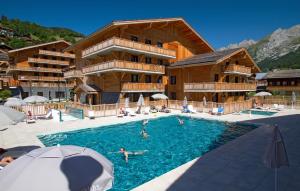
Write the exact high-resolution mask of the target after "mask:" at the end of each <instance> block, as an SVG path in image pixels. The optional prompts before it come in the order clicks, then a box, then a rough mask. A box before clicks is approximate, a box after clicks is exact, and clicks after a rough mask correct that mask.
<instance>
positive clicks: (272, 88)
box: [267, 85, 300, 92]
mask: <svg viewBox="0 0 300 191" xmlns="http://www.w3.org/2000/svg"><path fill="white" fill-rule="evenodd" d="M267 90H269V91H291V92H292V91H299V90H300V85H293V86H292V85H286V86H270V85H268V86H267Z"/></svg>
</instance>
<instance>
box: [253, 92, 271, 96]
mask: <svg viewBox="0 0 300 191" xmlns="http://www.w3.org/2000/svg"><path fill="white" fill-rule="evenodd" d="M271 95H272V94H271V93H269V92H259V93H256V94H255V95H254V96H261V97H264V96H271Z"/></svg>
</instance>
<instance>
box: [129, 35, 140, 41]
mask: <svg viewBox="0 0 300 191" xmlns="http://www.w3.org/2000/svg"><path fill="white" fill-rule="evenodd" d="M130 39H131V40H132V41H134V42H138V41H139V38H138V37H137V36H131V37H130Z"/></svg>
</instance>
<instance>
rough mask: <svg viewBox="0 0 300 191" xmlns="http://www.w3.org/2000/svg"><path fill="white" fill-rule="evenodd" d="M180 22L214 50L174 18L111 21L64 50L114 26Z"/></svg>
mask: <svg viewBox="0 0 300 191" xmlns="http://www.w3.org/2000/svg"><path fill="white" fill-rule="evenodd" d="M178 21H179V22H182V23H183V24H184V25H185V26H187V27H188V28H189V29H190V30H191V31H192V32H193V34H194V35H196V36H197V37H198V38H199V39H200V40H201V41H203V42H204V44H206V45H207V47H209V48H210V49H211V50H214V49H213V47H212V46H211V45H210V44H209V43H208V42H207V41H206V40H204V39H203V38H202V37H201V36H200V34H199V33H198V32H197V31H196V30H195V29H193V28H192V26H191V25H189V24H188V23H187V22H186V21H185V20H184V19H183V18H181V17H176V18H161V19H142V20H119V21H112V22H111V23H110V24H108V25H105V26H104V27H102V28H100V29H98V30H97V31H95V32H93V33H92V34H90V35H88V36H87V37H85V38H83V39H81V40H79V41H78V42H77V43H75V44H73V45H71V46H70V47H68V48H66V51H69V50H72V49H73V48H75V47H77V46H78V45H79V44H81V43H83V42H84V41H86V40H88V39H91V38H93V37H94V36H96V35H98V34H100V33H101V32H103V31H105V30H108V29H110V28H112V27H114V26H120V25H132V24H145V23H159V22H178Z"/></svg>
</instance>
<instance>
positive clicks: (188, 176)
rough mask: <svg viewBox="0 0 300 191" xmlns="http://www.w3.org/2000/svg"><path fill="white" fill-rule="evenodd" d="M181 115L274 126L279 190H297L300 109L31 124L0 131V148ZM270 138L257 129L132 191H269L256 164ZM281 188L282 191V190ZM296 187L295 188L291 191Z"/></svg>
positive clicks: (267, 178)
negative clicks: (281, 158)
mask: <svg viewBox="0 0 300 191" xmlns="http://www.w3.org/2000/svg"><path fill="white" fill-rule="evenodd" d="M174 114H175V115H176V114H178V115H185V116H193V117H197V118H205V119H211V120H221V121H228V122H236V121H246V122H251V123H254V122H255V123H264V124H274V123H277V124H278V125H279V126H280V129H281V130H282V133H283V136H284V139H285V142H286V146H287V151H288V155H289V159H290V163H291V165H290V167H289V168H287V167H284V168H282V169H280V170H279V188H282V189H280V190H300V183H299V181H298V182H297V181H296V179H297V178H298V179H299V177H300V152H299V151H300V125H299V124H300V110H284V111H280V112H278V113H277V114H275V115H273V116H260V115H251V116H250V115H249V114H241V115H235V114H229V115H222V116H215V115H210V114H206V113H197V114H181V113H180V112H179V111H175V110H174V111H172V114H164V113H157V114H150V115H137V116H136V117H123V118H117V117H116V116H111V117H100V118H96V119H95V120H90V119H84V120H76V121H67V122H62V123H58V122H54V121H52V120H38V121H37V122H36V123H35V124H26V123H19V124H17V125H13V126H8V127H0V130H1V129H6V128H7V129H6V130H1V131H0V147H1V148H12V147H17V146H27V145H30V146H32V145H37V146H41V147H43V146H44V145H43V144H42V143H41V142H40V140H39V139H38V138H37V135H45V134H52V133H58V132H65V131H72V130H78V129H85V128H95V127H100V126H107V125H112V124H119V123H126V122H132V121H139V120H143V119H152V118H157V117H162V116H169V115H174ZM269 138H270V128H269V127H267V126H263V127H259V128H257V129H255V130H253V131H251V132H249V133H247V134H246V135H243V136H241V137H239V138H237V139H235V140H233V141H231V142H229V143H227V144H225V145H223V146H221V147H219V148H217V149H215V150H213V151H211V152H209V153H207V154H205V155H204V156H202V157H201V158H197V159H194V160H192V161H190V162H188V163H186V164H184V165H182V166H179V167H177V168H175V169H173V170H172V171H170V172H168V173H166V174H163V175H161V176H159V177H157V178H155V179H153V180H151V181H149V182H146V183H145V184H142V185H140V186H139V187H137V188H135V189H134V190H135V191H137V190H143V191H148V190H149V191H150V190H151V191H153V190H155V191H160V190H212V191H213V190H273V186H274V184H273V179H274V177H273V176H274V175H273V174H274V173H273V170H271V169H267V168H265V167H264V166H263V164H262V156H263V152H264V149H265V146H266V144H267V141H268V140H269ZM283 188H284V189H283ZM296 188H297V189H296Z"/></svg>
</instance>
